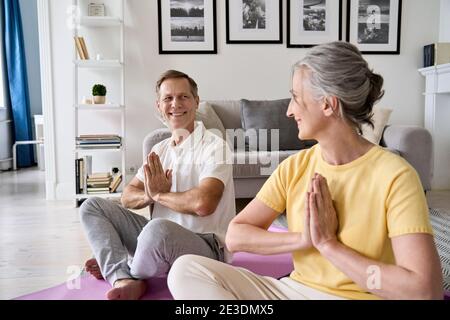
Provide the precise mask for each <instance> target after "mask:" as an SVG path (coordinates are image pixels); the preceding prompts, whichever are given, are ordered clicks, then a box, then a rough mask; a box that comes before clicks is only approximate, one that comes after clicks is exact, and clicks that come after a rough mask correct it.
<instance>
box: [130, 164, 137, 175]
mask: <svg viewBox="0 0 450 320" xmlns="http://www.w3.org/2000/svg"><path fill="white" fill-rule="evenodd" d="M138 170H139V167H138V166H137V165H131V166H129V167H128V168H127V174H136V173H137V172H138Z"/></svg>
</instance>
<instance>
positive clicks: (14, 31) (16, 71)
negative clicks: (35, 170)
mask: <svg viewBox="0 0 450 320" xmlns="http://www.w3.org/2000/svg"><path fill="white" fill-rule="evenodd" d="M1 11H2V14H3V19H2V20H3V26H2V32H3V41H4V50H5V58H6V59H5V60H6V75H7V77H6V78H7V81H8V83H7V87H9V98H10V99H9V100H10V102H11V111H12V119H13V126H14V134H15V141H26V140H33V130H32V126H31V113H30V99H29V94H28V79H27V68H26V60H25V48H24V41H23V32H22V20H21V15H20V7H19V1H18V0H2V10H1ZM34 164H35V161H34V153H33V146H32V145H22V146H18V147H17V165H18V167H29V166H32V165H34Z"/></svg>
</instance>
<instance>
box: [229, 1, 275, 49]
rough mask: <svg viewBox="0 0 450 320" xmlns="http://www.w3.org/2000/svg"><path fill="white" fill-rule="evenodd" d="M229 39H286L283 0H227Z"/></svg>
mask: <svg viewBox="0 0 450 320" xmlns="http://www.w3.org/2000/svg"><path fill="white" fill-rule="evenodd" d="M225 6H226V10H225V14H226V17H225V20H226V43H227V44H268V43H283V1H282V0H225Z"/></svg>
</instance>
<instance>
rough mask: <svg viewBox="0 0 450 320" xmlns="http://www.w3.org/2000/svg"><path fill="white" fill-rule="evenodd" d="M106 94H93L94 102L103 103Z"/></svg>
mask: <svg viewBox="0 0 450 320" xmlns="http://www.w3.org/2000/svg"><path fill="white" fill-rule="evenodd" d="M105 102H106V96H94V104H105Z"/></svg>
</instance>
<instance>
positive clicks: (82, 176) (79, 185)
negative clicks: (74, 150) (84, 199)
mask: <svg viewBox="0 0 450 320" xmlns="http://www.w3.org/2000/svg"><path fill="white" fill-rule="evenodd" d="M91 172H92V156H84V157H82V158H78V159H75V192H76V193H77V194H81V193H83V192H85V191H86V189H87V176H88V175H89V174H91Z"/></svg>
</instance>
